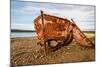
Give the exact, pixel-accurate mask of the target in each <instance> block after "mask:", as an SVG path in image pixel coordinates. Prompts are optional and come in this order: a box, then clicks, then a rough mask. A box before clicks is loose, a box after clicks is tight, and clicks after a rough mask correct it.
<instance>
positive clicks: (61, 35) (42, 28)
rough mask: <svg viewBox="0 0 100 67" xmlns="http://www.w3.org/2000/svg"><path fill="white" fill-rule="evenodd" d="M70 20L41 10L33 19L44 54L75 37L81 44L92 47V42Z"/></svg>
mask: <svg viewBox="0 0 100 67" xmlns="http://www.w3.org/2000/svg"><path fill="white" fill-rule="evenodd" d="M71 20H72V21H70V20H68V19H65V18H60V17H56V16H52V15H48V14H44V13H43V11H41V15H40V16H38V17H37V18H36V19H35V20H34V24H35V30H36V33H37V35H38V36H37V37H38V39H39V40H40V41H39V42H38V44H40V45H41V46H43V47H44V51H45V54H46V55H47V54H48V53H49V51H54V50H57V49H58V48H60V47H62V46H64V45H67V44H69V43H70V42H72V40H73V39H75V41H76V42H78V43H80V45H82V46H88V47H94V44H93V43H92V42H91V41H90V40H89V39H88V38H87V37H86V36H85V35H84V34H83V32H82V31H81V30H80V28H79V27H78V26H77V25H76V24H75V22H74V21H73V19H71Z"/></svg>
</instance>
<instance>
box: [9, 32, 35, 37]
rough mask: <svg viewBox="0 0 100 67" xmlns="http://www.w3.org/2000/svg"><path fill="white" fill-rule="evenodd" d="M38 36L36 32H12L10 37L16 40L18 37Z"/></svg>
mask: <svg viewBox="0 0 100 67" xmlns="http://www.w3.org/2000/svg"><path fill="white" fill-rule="evenodd" d="M34 36H37V34H36V32H11V33H10V37H11V38H16V37H34Z"/></svg>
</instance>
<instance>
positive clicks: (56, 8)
mask: <svg viewBox="0 0 100 67" xmlns="http://www.w3.org/2000/svg"><path fill="white" fill-rule="evenodd" d="M40 10H42V11H44V13H47V14H50V15H54V16H58V17H62V18H67V19H69V20H70V19H71V18H72V19H73V20H74V21H75V23H76V24H77V25H78V26H79V28H80V29H81V30H82V31H94V30H95V23H96V20H95V6H93V5H75V4H57V3H43V2H34V1H29V2H28V1H27V2H25V1H13V0H12V1H11V29H21V30H35V29H34V24H33V23H34V19H35V18H36V17H37V16H39V15H40Z"/></svg>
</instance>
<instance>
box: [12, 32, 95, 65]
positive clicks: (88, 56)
mask: <svg viewBox="0 0 100 67" xmlns="http://www.w3.org/2000/svg"><path fill="white" fill-rule="evenodd" d="M87 34H90V33H86V34H85V35H86V36H87V37H88V38H89V39H90V40H92V41H93V43H94V41H95V36H94V33H91V34H90V35H91V36H89V35H87ZM37 41H38V39H37V37H16V38H11V57H10V60H11V65H12V66H13V65H40V64H58V63H72V62H85V61H95V49H93V48H86V47H82V46H80V45H79V44H78V43H76V42H75V41H73V42H71V43H70V44H69V45H66V46H63V47H61V48H60V49H58V50H56V51H54V52H51V53H50V54H49V55H47V56H45V55H44V53H43V49H42V48H41V46H40V45H37Z"/></svg>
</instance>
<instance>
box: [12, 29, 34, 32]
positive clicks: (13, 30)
mask: <svg viewBox="0 0 100 67" xmlns="http://www.w3.org/2000/svg"><path fill="white" fill-rule="evenodd" d="M11 32H35V31H34V30H19V29H12V30H11Z"/></svg>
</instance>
